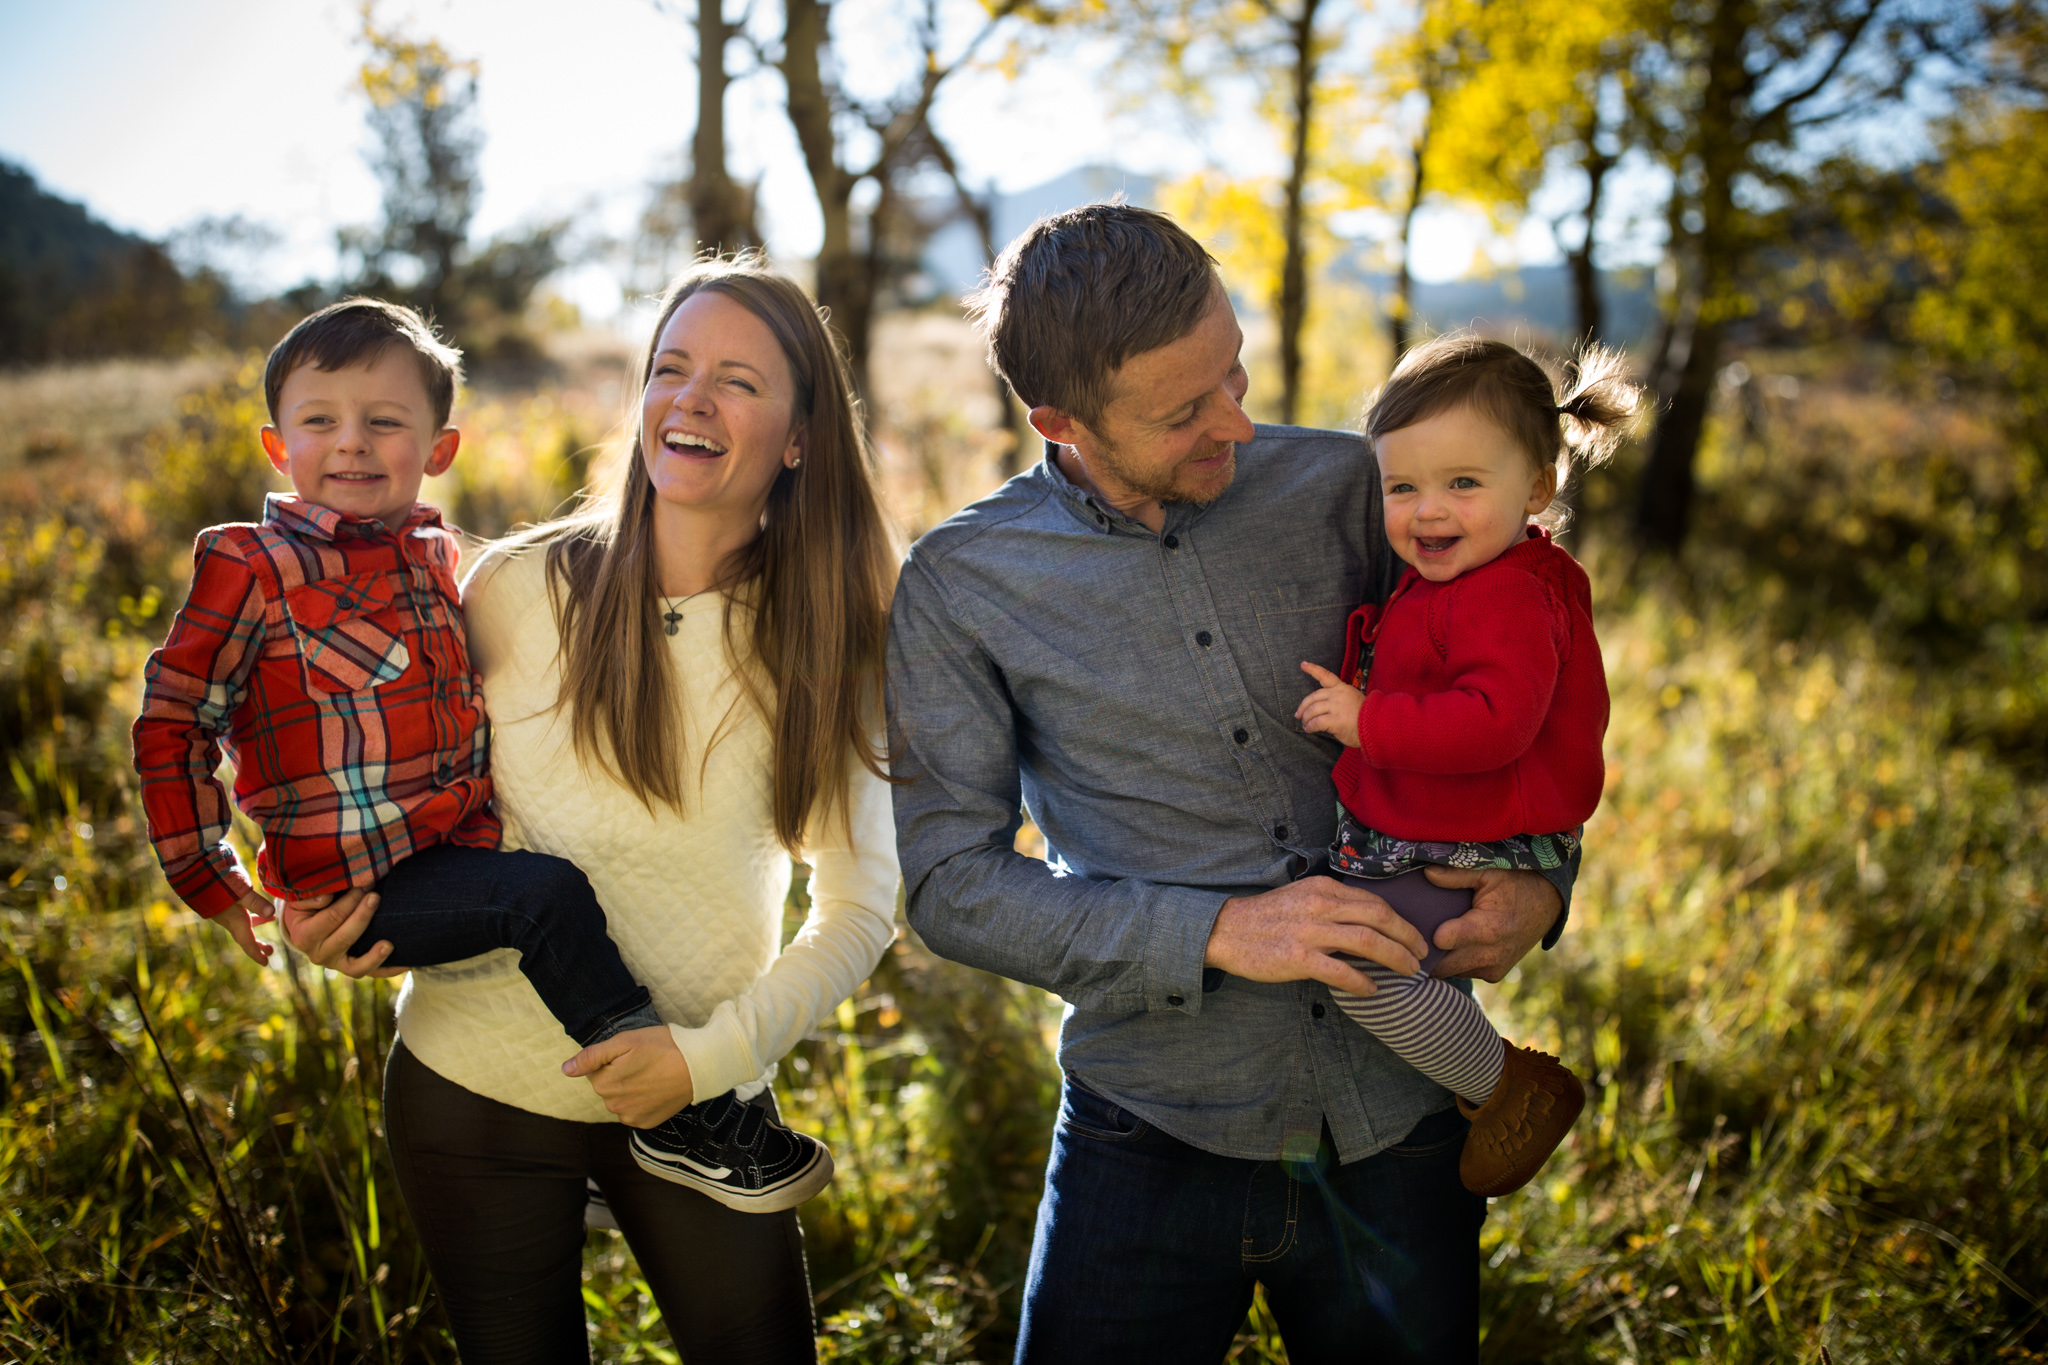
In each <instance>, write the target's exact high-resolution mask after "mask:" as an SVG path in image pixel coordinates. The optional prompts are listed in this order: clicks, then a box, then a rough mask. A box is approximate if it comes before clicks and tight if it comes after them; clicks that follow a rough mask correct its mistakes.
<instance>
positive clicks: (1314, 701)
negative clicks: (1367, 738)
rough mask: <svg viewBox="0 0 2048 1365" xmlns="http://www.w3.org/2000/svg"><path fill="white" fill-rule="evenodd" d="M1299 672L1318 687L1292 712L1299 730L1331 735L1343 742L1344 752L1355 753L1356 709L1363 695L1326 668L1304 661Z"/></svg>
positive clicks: (1356, 734) (1360, 703) (1360, 704)
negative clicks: (1312, 679)
mask: <svg viewBox="0 0 2048 1365" xmlns="http://www.w3.org/2000/svg"><path fill="white" fill-rule="evenodd" d="M1301 671H1302V672H1304V673H1306V674H1308V675H1309V676H1310V677H1311V678H1314V679H1315V680H1316V682H1318V683H1319V684H1321V686H1320V687H1318V688H1317V689H1316V690H1315V691H1313V692H1311V693H1309V694H1308V695H1307V696H1305V697H1303V698H1302V699H1301V705H1299V706H1297V707H1295V708H1294V718H1295V719H1296V720H1298V721H1300V722H1301V728H1302V729H1303V730H1305V731H1307V732H1308V733H1309V734H1312V735H1314V734H1324V735H1333V736H1335V737H1336V738H1337V739H1339V740H1342V741H1343V743H1344V747H1345V748H1347V749H1356V748H1357V747H1358V708H1359V707H1361V706H1363V705H1365V693H1363V692H1361V691H1359V690H1358V689H1357V688H1355V687H1353V686H1351V685H1350V684H1349V683H1347V682H1345V681H1344V680H1343V679H1342V678H1339V677H1338V676H1337V675H1336V674H1335V673H1332V672H1331V671H1330V670H1329V669H1327V668H1317V667H1316V666H1315V665H1314V664H1312V663H1308V662H1306V661H1304V662H1303V664H1302V665H1301Z"/></svg>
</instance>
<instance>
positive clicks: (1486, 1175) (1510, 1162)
mask: <svg viewBox="0 0 2048 1365" xmlns="http://www.w3.org/2000/svg"><path fill="white" fill-rule="evenodd" d="M1505 1046H1506V1048H1507V1050H1508V1052H1507V1058H1506V1060H1505V1061H1503V1062H1502V1064H1501V1069H1500V1082H1499V1083H1498V1084H1497V1085H1495V1086H1494V1088H1493V1095H1492V1096H1491V1098H1489V1099H1488V1100H1487V1101H1486V1103H1485V1104H1482V1105H1480V1106H1478V1107H1477V1108H1474V1107H1473V1106H1472V1105H1469V1104H1467V1103H1465V1101H1464V1100H1462V1099H1461V1100H1459V1101H1458V1112H1459V1113H1461V1114H1463V1115H1464V1116H1465V1117H1466V1118H1468V1119H1470V1120H1472V1131H1471V1133H1469V1134H1468V1135H1467V1136H1466V1138H1465V1154H1464V1155H1463V1156H1461V1157H1459V1158H1458V1179H1459V1180H1461V1181H1463V1182H1464V1185H1465V1188H1466V1189H1468V1190H1470V1191H1472V1193H1474V1194H1483V1195H1487V1196H1489V1197H1491V1196H1494V1195H1502V1194H1513V1193H1514V1192H1515V1191H1516V1190H1519V1189H1521V1188H1522V1186H1524V1185H1526V1184H1528V1183H1529V1182H1530V1181H1531V1180H1533V1179H1535V1178H1536V1172H1538V1171H1540V1170H1542V1169H1543V1163H1544V1162H1546V1161H1548V1160H1550V1154H1551V1153H1552V1152H1554V1151H1556V1150H1557V1144H1558V1143H1560V1142H1562V1141H1564V1135H1565V1134H1566V1133H1568V1132H1570V1131H1571V1127H1572V1121H1573V1120H1574V1119H1576V1118H1578V1116H1579V1110H1581V1109H1583V1108H1585V1107H1586V1088H1585V1087H1584V1086H1582V1085H1580V1084H1579V1078H1578V1077H1577V1076H1574V1075H1572V1073H1571V1072H1570V1071H1568V1070H1566V1069H1565V1068H1564V1066H1562V1065H1561V1064H1560V1063H1559V1062H1558V1060H1557V1058H1555V1057H1552V1056H1550V1055H1549V1054H1547V1053H1543V1052H1535V1051H1532V1050H1530V1049H1529V1048H1525V1047H1516V1046H1515V1045H1514V1044H1513V1043H1505Z"/></svg>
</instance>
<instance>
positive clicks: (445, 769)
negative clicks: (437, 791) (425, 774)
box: [434, 763, 455, 787]
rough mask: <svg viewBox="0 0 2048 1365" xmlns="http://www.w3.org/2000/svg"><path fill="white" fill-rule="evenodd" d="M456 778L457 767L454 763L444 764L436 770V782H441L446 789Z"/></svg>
mask: <svg viewBox="0 0 2048 1365" xmlns="http://www.w3.org/2000/svg"><path fill="white" fill-rule="evenodd" d="M454 777H455V765H454V764H452V763H443V764H442V765H441V766H440V767H438V768H436V769H434V780H435V781H437V782H439V783H440V784H441V785H442V786H444V787H445V786H447V785H448V783H449V782H450V781H452V780H453V779H454Z"/></svg>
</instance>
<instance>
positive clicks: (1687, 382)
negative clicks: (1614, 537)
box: [1635, 320, 1722, 554]
mask: <svg viewBox="0 0 2048 1365" xmlns="http://www.w3.org/2000/svg"><path fill="white" fill-rule="evenodd" d="M1721 333H1722V326H1721V324H1720V323H1719V322H1712V321H1705V320H1702V321H1699V322H1697V323H1695V324H1694V326H1693V329H1692V345H1691V347H1690V349H1689V350H1688V351H1687V353H1686V357H1685V363H1684V364H1683V365H1682V366H1680V367H1679V369H1678V372H1677V389H1676V392H1674V393H1673V394H1672V395H1671V404H1670V406H1669V407H1668V408H1667V409H1666V410H1665V412H1664V414H1663V416H1662V417H1661V418H1660V419H1659V421H1658V423H1657V431H1656V435H1655V436H1654V437H1653V438H1652V439H1651V442H1650V458H1649V460H1648V461H1647V462H1646V463H1645V464H1644V466H1643V478H1642V483H1641V484H1640V485H1639V486H1638V488H1637V491H1636V526H1635V530H1636V538H1637V539H1638V540H1639V541H1641V542H1642V543H1643V544H1644V545H1646V546H1648V547H1650V548H1651V549H1656V550H1665V551H1669V552H1670V553H1672V554H1676V553H1677V552H1678V551H1679V550H1681V549H1683V548H1684V546H1685V538H1686V536H1687V534H1688V533H1689V532H1690V531H1691V529H1692V503H1693V486H1694V481H1693V462H1694V460H1695V458H1696V456H1697V454H1698V451H1699V446H1700V436H1701V434H1702V433H1703V432H1704V431H1705V430H1706V425H1707V407H1708V405H1709V403H1711V402H1712V400H1713V396H1714V376H1715V373H1716V371H1718V370H1719V368H1720V364H1721Z"/></svg>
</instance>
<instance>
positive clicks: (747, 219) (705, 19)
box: [690, 0, 761, 252]
mask: <svg viewBox="0 0 2048 1365" xmlns="http://www.w3.org/2000/svg"><path fill="white" fill-rule="evenodd" d="M732 35H733V28H732V25H730V24H728V23H726V21H725V11H724V8H723V0H697V132H696V135H695V136H694V137H693V138H692V139H691V140H690V228H691V233H692V235H694V236H695V237H696V239H697V246H698V249H699V250H704V249H707V248H708V249H709V250H712V251H720V252H728V251H741V250H744V249H745V248H747V247H751V246H759V245H760V244H761V234H760V231H759V230H758V229H757V228H756V227H755V225H754V195H753V191H752V189H751V187H748V186H743V185H741V184H739V183H737V182H736V181H734V180H733V178H732V176H731V175H730V174H729V173H728V172H727V170H726V165H725V91H726V87H727V85H728V84H730V82H729V80H728V78H727V76H726V73H725V45H726V43H727V41H728V40H730V39H731V37H732Z"/></svg>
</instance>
